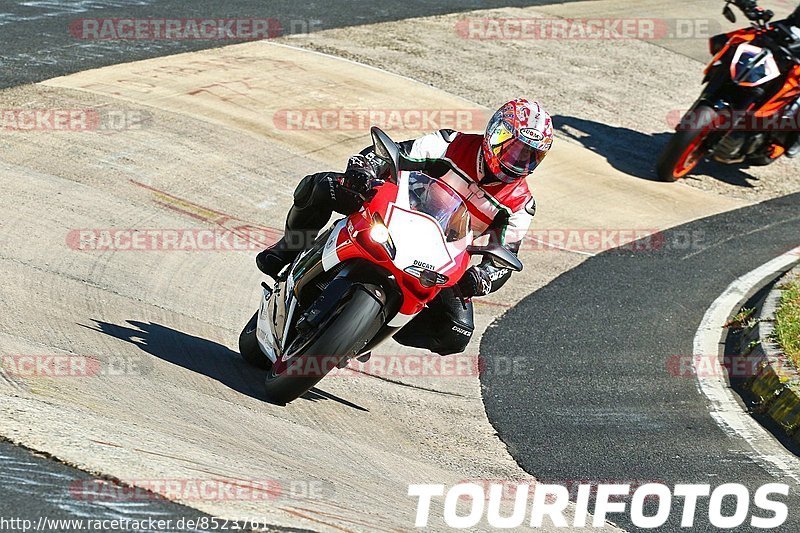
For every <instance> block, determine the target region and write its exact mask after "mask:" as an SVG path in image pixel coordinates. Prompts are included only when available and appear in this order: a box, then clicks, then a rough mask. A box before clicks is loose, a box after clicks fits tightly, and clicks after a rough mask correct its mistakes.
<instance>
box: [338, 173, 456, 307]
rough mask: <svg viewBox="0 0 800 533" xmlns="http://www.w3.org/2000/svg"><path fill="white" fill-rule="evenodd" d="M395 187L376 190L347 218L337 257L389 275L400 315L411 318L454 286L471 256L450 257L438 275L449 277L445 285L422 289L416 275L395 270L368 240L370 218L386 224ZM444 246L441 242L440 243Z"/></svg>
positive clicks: (386, 255) (382, 250)
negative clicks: (366, 263)
mask: <svg viewBox="0 0 800 533" xmlns="http://www.w3.org/2000/svg"><path fill="white" fill-rule="evenodd" d="M397 194H398V187H397V185H395V184H394V183H385V184H384V185H381V186H380V187H378V190H377V194H376V195H375V196H374V198H373V199H372V200H371V201H370V202H368V203H367V204H366V205H365V206H364V208H363V209H362V210H361V211H359V212H358V213H354V214H352V215H350V216H349V217H348V218H347V224H346V226H345V227H344V228H343V229H342V230H341V232H340V233H339V235H338V236H337V241H336V243H337V250H336V252H337V255H338V257H339V260H340V261H346V260H348V259H355V258H361V259H366V260H367V261H369V262H371V263H373V264H376V265H378V266H380V267H381V268H383V269H385V270H387V271H388V272H389V273H391V274H392V275H393V276H394V277H395V279H396V281H397V285H398V287H399V288H400V291H401V292H402V295H403V303H402V305H401V307H400V311H399V312H400V313H402V314H404V315H414V314H417V313H419V312H420V311H422V309H423V308H424V307H425V304H427V303H428V302H430V301H431V300H433V299H434V298H435V297H436V295H437V294H439V291H441V289H442V288H445V287H452V286H453V285H455V284H456V283H457V282H458V280H459V279H461V276H463V275H464V272H466V270H467V268H469V264H470V256H469V254H468V253H466V252H463V253H461V254H459V255H458V256H457V257H455V258H453V259H454V261H453V263H452V264H451V265H450V266H449V267H448V268H447V269H445V270H443V271H442V272H441V273H442V274H444V275H445V276H447V277H448V281H447V283H445V284H442V285H437V286H435V287H425V286H423V285H422V283H421V282H420V280H419V278H418V277H417V276H415V275H412V274H409V273H408V272H405V271H404V270H402V269H400V268H398V267H397V266H396V265H395V264H394V262H393V261H392V258H391V257H390V256H389V252H388V251H387V250H386V249H385V248H384V247H383V246H382V245H381V244H379V243H376V242H375V241H373V240H372V238H371V237H370V229H371V228H372V225H373V216H374V215H375V214H376V213H377V214H378V215H380V217H381V219H382V220H384V221H385V222H386V223H387V224H388V223H389V221H388V218H389V217H388V212H389V208H390V205H391V204H392V203H393V202H394V201H395V200H396V199H397ZM443 245H444V242H443Z"/></svg>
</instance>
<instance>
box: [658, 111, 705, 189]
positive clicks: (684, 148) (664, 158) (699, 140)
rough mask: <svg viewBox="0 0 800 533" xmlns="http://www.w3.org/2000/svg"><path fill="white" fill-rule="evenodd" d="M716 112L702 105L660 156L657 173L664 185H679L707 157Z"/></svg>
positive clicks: (687, 117) (671, 139) (688, 118)
mask: <svg viewBox="0 0 800 533" xmlns="http://www.w3.org/2000/svg"><path fill="white" fill-rule="evenodd" d="M716 119H717V112H716V111H715V110H714V108H712V107H710V106H706V105H699V106H697V107H695V108H694V109H693V110H692V111H690V112H689V113H687V114H686V115H685V116H684V117H683V119H682V120H681V123H680V124H679V125H678V128H677V130H676V131H675V134H674V135H673V136H672V137H671V138H670V140H669V142H668V143H667V146H665V147H664V150H663V151H662V152H661V156H660V157H659V158H658V163H657V164H656V173H657V174H658V178H659V179H660V180H661V181H667V182H671V181H678V180H679V179H681V178H682V177H684V176H686V175H687V174H689V172H691V171H692V170H693V169H694V167H696V166H697V164H698V163H699V162H700V161H701V160H702V159H703V157H704V156H705V155H706V153H708V147H707V146H706V140H707V139H708V136H709V134H710V133H711V131H712V130H713V126H714V121H715V120H716Z"/></svg>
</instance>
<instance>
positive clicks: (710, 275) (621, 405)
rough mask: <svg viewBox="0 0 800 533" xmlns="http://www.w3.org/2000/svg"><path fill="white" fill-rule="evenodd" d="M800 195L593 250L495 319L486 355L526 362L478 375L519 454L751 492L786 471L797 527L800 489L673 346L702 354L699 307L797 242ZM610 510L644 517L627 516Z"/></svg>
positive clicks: (574, 470)
mask: <svg viewBox="0 0 800 533" xmlns="http://www.w3.org/2000/svg"><path fill="white" fill-rule="evenodd" d="M799 202H800V194H793V195H789V196H785V197H782V198H779V199H776V200H772V201H768V202H765V203H762V204H757V205H753V206H750V207H746V208H743V209H738V210H735V211H730V212H727V213H723V214H721V215H716V216H712V217H709V218H705V219H701V220H698V221H695V222H692V223H689V224H686V225H683V226H679V227H676V228H673V229H670V230H668V231H666V232H665V233H664V237H665V238H664V243H665V246H664V247H663V248H662V249H660V250H657V251H646V252H643V251H639V252H636V251H618V250H617V251H615V250H612V251H609V252H606V253H603V254H601V255H598V256H596V257H593V258H590V259H588V260H587V261H586V262H584V263H582V264H581V265H579V266H578V267H576V268H574V269H573V270H570V271H568V272H566V273H564V274H563V275H561V276H559V277H558V278H556V279H555V280H553V281H552V282H551V283H550V284H549V285H547V286H545V287H544V288H542V289H540V290H538V291H537V292H535V293H533V294H531V295H530V296H528V297H527V298H525V299H524V300H522V301H521V302H520V303H519V304H518V305H517V306H516V307H514V308H513V309H511V310H510V311H509V312H508V313H507V314H505V315H504V316H503V317H502V318H500V319H499V320H497V321H496V322H495V324H494V327H491V328H489V329H488V330H487V332H486V334H485V336H484V337H483V342H482V344H481V353H482V354H483V355H484V357H486V359H487V360H488V362H489V365H490V367H491V365H492V364H493V363H492V362H493V361H495V363H494V364H499V361H500V360H501V359H502V358H509V357H510V358H514V360H515V361H517V362H518V361H524V363H521V364H517V365H516V366H515V367H514V368H515V371H514V372H513V373H504V374H502V375H500V374H498V375H492V373H486V374H484V375H483V376H482V380H481V381H482V387H483V393H484V400H485V403H486V408H487V413H488V415H489V419H490V420H491V421H492V423H493V424H494V426H495V428H496V429H497V430H498V433H499V435H500V438H501V439H502V440H503V441H504V442H505V443H506V445H507V446H508V449H509V451H510V452H511V454H512V455H513V456H514V458H515V459H516V460H517V461H518V462H519V464H520V465H521V466H522V467H523V468H524V469H525V470H526V471H528V472H532V473H535V475H536V476H537V478H538V479H540V480H541V481H543V482H548V481H549V482H552V483H562V484H563V483H571V482H575V481H581V480H582V481H584V482H589V481H592V482H595V483H597V482H600V483H626V482H630V483H632V484H641V483H646V482H660V483H665V484H667V485H668V486H673V485H674V484H676V483H710V484H711V485H712V487H713V486H717V485H720V484H722V483H728V482H730V483H742V484H744V485H745V486H747V487H748V488H750V490H751V491H754V490H755V488H757V487H760V486H761V485H763V484H765V483H779V482H785V483H789V484H790V486H791V487H792V489H791V491H790V498H789V499H788V500H787V503H788V507H789V510H790V511H789V519H788V520H787V522H786V523H785V525H784V526H783V527H782V528H781V531H800V513H798V512H797V510H798V509H800V495H798V493H797V487H796V486H795V485H794V484H792V483H791V482H790V481H789V480H781V479H779V478H776V477H775V476H774V475H772V474H771V473H769V472H767V471H765V470H764V469H762V468H761V467H760V466H758V465H757V464H756V463H755V462H754V461H753V459H752V458H751V455H752V450H750V449H749V448H748V447H747V445H746V444H745V443H744V441H743V440H742V439H739V438H732V437H730V436H728V435H727V434H726V433H725V432H723V430H721V429H720V428H719V426H717V424H716V423H715V422H714V420H713V419H712V418H711V416H710V415H709V413H708V408H707V402H706V398H705V397H704V396H702V395H701V393H700V392H699V391H698V389H697V385H696V380H695V379H694V378H693V377H692V376H675V375H673V374H674V372H671V371H670V369H671V368H673V367H672V366H671V365H670V362H671V361H674V359H672V358H673V357H674V356H681V355H683V356H686V355H691V354H692V340H693V338H694V335H695V332H696V331H697V328H698V326H699V325H700V321H701V319H702V318H703V314H704V313H705V311H706V310H707V308H708V306H709V305H710V303H711V302H713V301H714V300H715V299H716V298H717V297H718V296H719V295H720V294H721V293H722V292H723V291H724V290H725V288H726V287H727V286H728V285H729V284H730V283H731V282H733V281H734V280H735V279H736V278H737V277H739V276H741V275H743V274H745V273H747V272H749V271H751V270H753V269H754V268H756V267H758V266H760V265H761V264H762V263H764V262H766V261H767V260H769V259H771V258H773V257H776V256H778V255H780V254H782V253H785V252H786V251H788V250H790V249H792V248H793V247H795V246H796V245H797V238H798V235H800V209H799V208H798V203H799ZM687 235H691V236H694V238H693V239H694V240H693V244H691V245H690V246H689V247H688V248H687V246H686V242H687V240H686V237H687ZM521 328H525V331H524V333H523V332H521ZM531 428H536V429H535V431H532V430H531ZM704 513H705V514H704ZM704 516H705V517H707V516H708V515H707V511H705V510H704V509H703V508H702V507H698V514H697V517H698V522H697V523H696V527H697V528H698V530H710V529H712V528H711V527H710V525H709V524H708V520H707V518H706V519H705V524H704V523H703V520H702V517H704ZM620 517H621V518H622V519H620V520H618V518H620ZM609 519H610V520H612V521H614V522H616V523H618V524H619V525H620V526H621V527H623V528H626V529H629V528H630V529H631V530H634V529H635V528H633V526H632V524H630V523H626V520H625V517H624V515H618V516H609ZM671 519H672V522H670V523H669V524H668V525H669V526H670V527H669V528H667V527H665V529H664V530H680V527H679V524H677V523H676V521H679V520H680V514H679V513H677V512H673V513H672V515H671ZM738 530H740V529H738V528H737V531H738Z"/></svg>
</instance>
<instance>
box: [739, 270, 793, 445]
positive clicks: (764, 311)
mask: <svg viewBox="0 0 800 533" xmlns="http://www.w3.org/2000/svg"><path fill="white" fill-rule="evenodd" d="M797 274H800V267H797V266H796V267H795V268H794V269H793V270H792V271H790V272H788V273H786V274H784V275H783V276H782V277H781V278H780V279H779V280H778V281H777V282H776V283H775V285H774V286H773V288H772V290H770V292H769V294H768V295H767V297H766V299H765V300H764V304H763V306H762V308H761V312H760V314H759V319H758V326H757V327H756V328H755V330H754V332H753V333H754V337H755V338H757V339H758V344H757V345H756V346H755V348H754V349H753V351H752V353H751V354H750V355H752V356H756V357H761V358H763V361H762V362H760V363H759V365H758V373H757V374H756V375H755V376H754V377H753V378H752V379H751V381H750V382H749V383H747V385H746V387H747V388H748V389H749V390H750V391H751V392H752V393H753V395H754V396H755V397H756V398H757V400H758V410H759V411H761V412H763V413H765V414H766V415H767V416H769V417H770V418H771V419H772V420H774V421H775V422H776V423H777V424H778V425H779V426H780V427H781V428H782V429H783V430H784V431H785V432H786V433H787V434H788V435H789V436H790V437H791V438H792V440H793V441H794V442H797V443H798V444H800V372H798V369H797V368H796V367H795V366H794V365H793V364H792V363H791V361H790V360H789V358H788V357H787V356H786V355H785V354H784V353H783V351H782V350H781V348H780V346H778V344H777V342H776V341H775V337H774V332H775V313H776V311H777V309H778V305H779V304H780V300H781V296H782V294H783V289H781V286H782V283H783V281H784V280H786V279H788V278H789V277H790V276H792V275H797Z"/></svg>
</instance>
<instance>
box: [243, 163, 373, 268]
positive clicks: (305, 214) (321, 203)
mask: <svg viewBox="0 0 800 533" xmlns="http://www.w3.org/2000/svg"><path fill="white" fill-rule="evenodd" d="M340 177H341V174H336V173H333V172H322V173H319V174H312V175H310V176H306V177H305V178H303V179H302V180H301V181H300V184H299V185H298V186H297V189H295V191H294V204H293V205H292V207H291V209H290V210H289V214H288V215H287V217H286V231H285V233H284V236H283V238H282V239H281V240H279V241H278V242H277V243H275V244H274V245H273V246H271V247H270V248H267V249H266V250H264V251H263V252H261V253H260V254H258V255H257V256H256V265H257V266H258V269H259V270H261V271H262V272H263V273H264V274H267V275H268V276H271V277H273V278H275V277H277V275H278V273H279V272H280V271H281V270H282V269H283V267H284V266H286V265H287V264H288V263H290V262H291V261H293V260H294V258H295V257H297V256H298V255H299V254H300V252H302V251H303V250H305V249H307V248H308V247H310V246H311V244H312V243H313V242H314V239H315V238H316V235H317V233H318V232H319V230H321V229H322V228H323V227H324V226H325V224H326V223H327V222H328V220H330V218H331V214H332V213H333V211H337V212H339V213H342V214H349V213H350V212H352V211H353V210H355V209H358V205H357V204H355V203H354V201H353V199H352V198H349V197H347V195H346V194H342V193H341V192H340Z"/></svg>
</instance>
